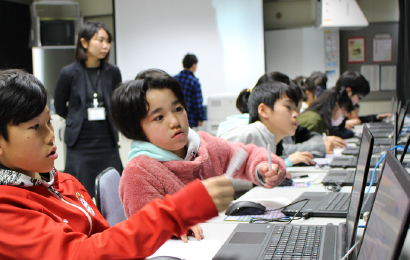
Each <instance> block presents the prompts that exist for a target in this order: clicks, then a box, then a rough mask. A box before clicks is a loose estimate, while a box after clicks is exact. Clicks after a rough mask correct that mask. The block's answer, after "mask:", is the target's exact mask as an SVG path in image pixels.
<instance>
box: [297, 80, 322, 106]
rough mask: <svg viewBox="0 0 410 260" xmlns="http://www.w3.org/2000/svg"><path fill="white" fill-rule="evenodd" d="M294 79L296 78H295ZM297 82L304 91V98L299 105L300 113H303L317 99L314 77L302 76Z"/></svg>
mask: <svg viewBox="0 0 410 260" xmlns="http://www.w3.org/2000/svg"><path fill="white" fill-rule="evenodd" d="M295 81H296V79H295ZM299 82H300V84H298V85H299V86H300V87H301V88H302V89H303V91H304V93H305V98H304V99H303V102H302V105H301V107H300V113H303V111H305V110H306V109H307V108H308V107H309V106H310V105H311V104H312V103H313V102H314V101H315V100H316V99H317V94H316V91H317V86H316V85H315V78H313V77H309V78H303V79H302V80H299Z"/></svg>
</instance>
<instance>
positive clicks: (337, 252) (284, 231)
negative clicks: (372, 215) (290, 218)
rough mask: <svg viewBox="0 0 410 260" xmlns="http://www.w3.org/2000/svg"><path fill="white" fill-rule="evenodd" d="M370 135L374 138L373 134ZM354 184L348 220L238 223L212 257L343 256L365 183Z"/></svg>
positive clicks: (248, 259) (242, 259)
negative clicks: (326, 222)
mask: <svg viewBox="0 0 410 260" xmlns="http://www.w3.org/2000/svg"><path fill="white" fill-rule="evenodd" d="M370 139H371V140H372V137H371V135H370ZM370 144H371V142H370ZM363 145H366V142H363ZM368 149H369V148H368ZM367 161H368V158H367ZM360 163H362V160H360ZM365 164H366V163H364V165H363V167H358V169H357V172H358V173H359V175H360V174H364V172H365V171H366V170H368V169H367V168H366V166H365ZM362 178H363V177H362ZM359 186H360V187H359ZM354 187H359V188H354V189H353V192H352V197H351V202H350V204H348V208H347V210H346V211H347V212H348V213H347V216H346V221H345V222H343V223H341V224H339V225H338V226H336V225H333V224H328V225H318V226H314V225H294V224H288V225H283V224H266V223H264V224H238V225H237V226H236V228H235V229H234V231H233V232H232V233H231V235H230V236H229V238H228V239H227V240H226V241H225V243H224V244H223V245H222V247H221V248H220V250H219V251H218V252H217V253H216V255H215V256H214V257H213V258H212V259H213V260H227V259H235V260H252V259H257V260H265V259H318V260H322V259H326V260H328V259H341V258H342V257H343V255H345V253H346V252H347V250H348V248H350V247H351V246H352V245H354V243H355V241H356V231H357V226H358V222H359V217H360V210H361V205H362V203H363V192H362V190H363V189H364V187H361V183H357V185H356V184H355V186H354Z"/></svg>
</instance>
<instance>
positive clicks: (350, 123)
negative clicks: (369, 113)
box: [345, 118, 362, 129]
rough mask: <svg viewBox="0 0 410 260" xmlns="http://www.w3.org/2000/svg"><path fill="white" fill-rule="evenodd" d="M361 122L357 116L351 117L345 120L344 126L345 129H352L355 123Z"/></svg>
mask: <svg viewBox="0 0 410 260" xmlns="http://www.w3.org/2000/svg"><path fill="white" fill-rule="evenodd" d="M361 123H362V121H360V119H359V118H353V119H349V120H346V126H345V127H346V128H347V129H352V128H353V127H354V126H355V125H360V124H361Z"/></svg>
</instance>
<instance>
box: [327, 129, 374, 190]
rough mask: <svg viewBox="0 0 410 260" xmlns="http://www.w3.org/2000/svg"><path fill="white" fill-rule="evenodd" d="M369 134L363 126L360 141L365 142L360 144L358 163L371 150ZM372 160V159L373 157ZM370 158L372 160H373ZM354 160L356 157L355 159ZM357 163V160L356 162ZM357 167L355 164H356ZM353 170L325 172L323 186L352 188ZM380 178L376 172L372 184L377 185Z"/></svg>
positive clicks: (368, 181)
mask: <svg viewBox="0 0 410 260" xmlns="http://www.w3.org/2000/svg"><path fill="white" fill-rule="evenodd" d="M371 135H372V134H371V132H370V130H369V128H368V127H367V126H366V125H364V126H363V135H362V139H363V138H364V139H365V140H362V143H361V145H360V147H359V148H360V152H359V156H358V158H359V159H358V160H359V162H360V161H362V162H364V161H363V160H365V158H367V157H368V156H369V155H370V154H371V150H372V143H371V141H370V140H371ZM373 158H374V157H373ZM373 158H372V159H373ZM355 159H356V157H355ZM356 161H357V160H356ZM356 165H357V162H356ZM355 173H356V170H355V169H331V170H329V171H328V172H327V174H326V175H325V177H324V178H323V180H322V183H323V185H340V186H352V185H353V183H354V178H355ZM371 178H372V176H371V174H369V175H368V177H367V183H366V184H367V185H369V184H370V181H371ZM379 178H380V170H377V172H376V176H375V178H374V180H375V182H373V183H374V184H377V181H378V180H379Z"/></svg>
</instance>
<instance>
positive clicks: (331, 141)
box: [323, 136, 347, 154]
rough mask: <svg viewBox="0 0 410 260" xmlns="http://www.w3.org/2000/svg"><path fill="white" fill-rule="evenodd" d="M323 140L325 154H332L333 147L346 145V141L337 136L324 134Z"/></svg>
mask: <svg viewBox="0 0 410 260" xmlns="http://www.w3.org/2000/svg"><path fill="white" fill-rule="evenodd" d="M323 141H324V142H325V146H326V153H327V154H333V149H334V148H345V147H346V145H347V143H346V141H345V140H343V139H342V138H340V137H338V136H324V137H323Z"/></svg>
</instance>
